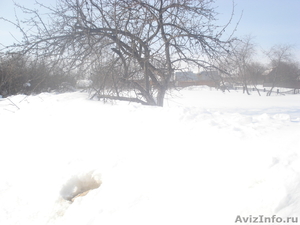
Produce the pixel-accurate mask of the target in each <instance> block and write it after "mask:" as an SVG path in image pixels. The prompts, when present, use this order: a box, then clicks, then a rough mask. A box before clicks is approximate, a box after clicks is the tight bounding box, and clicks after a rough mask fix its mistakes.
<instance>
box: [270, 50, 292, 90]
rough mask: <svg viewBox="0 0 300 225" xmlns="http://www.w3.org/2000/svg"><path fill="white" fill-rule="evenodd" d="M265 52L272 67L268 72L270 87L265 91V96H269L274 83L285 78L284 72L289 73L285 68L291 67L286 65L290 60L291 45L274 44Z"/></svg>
mask: <svg viewBox="0 0 300 225" xmlns="http://www.w3.org/2000/svg"><path fill="white" fill-rule="evenodd" d="M266 54H267V56H268V57H269V59H270V61H271V63H270V65H271V67H272V71H271V72H270V74H269V82H270V83H271V89H270V90H269V91H268V93H267V96H270V95H271V94H272V91H273V89H274V87H275V86H276V84H278V83H279V82H280V81H282V80H284V79H286V78H287V76H286V74H290V73H289V72H288V71H287V70H288V69H287V68H291V67H289V66H288V65H289V64H291V62H292V60H291V59H292V46H290V45H276V46H273V47H272V48H271V49H270V50H269V51H268V52H266Z"/></svg>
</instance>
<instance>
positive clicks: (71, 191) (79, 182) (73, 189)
mask: <svg viewBox="0 0 300 225" xmlns="http://www.w3.org/2000/svg"><path fill="white" fill-rule="evenodd" d="M101 183H102V181H101V176H100V174H98V173H95V172H94V171H90V172H87V173H82V174H77V175H74V176H73V177H71V178H70V179H69V180H68V181H67V182H66V183H65V184H64V185H63V187H62V189H61V191H60V196H61V197H62V198H63V199H65V200H68V201H72V202H73V201H74V199H75V198H76V197H78V196H84V195H86V194H87V193H88V192H89V191H90V190H93V189H96V188H99V187H100V185H101Z"/></svg>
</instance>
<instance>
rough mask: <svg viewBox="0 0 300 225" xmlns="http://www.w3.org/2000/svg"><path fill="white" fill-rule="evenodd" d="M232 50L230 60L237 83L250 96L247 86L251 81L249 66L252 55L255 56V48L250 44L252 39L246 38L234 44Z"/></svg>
mask: <svg viewBox="0 0 300 225" xmlns="http://www.w3.org/2000/svg"><path fill="white" fill-rule="evenodd" d="M233 48H234V50H233V51H232V53H231V56H230V60H231V61H232V63H231V64H232V65H233V67H234V68H235V69H234V71H235V73H236V74H237V76H238V78H239V81H240V82H241V83H242V85H243V91H244V92H246V93H247V94H248V95H250V92H249V89H248V85H249V84H250V83H251V80H252V73H251V71H250V64H251V63H252V58H253V55H254V54H255V46H254V44H253V43H252V38H251V37H250V36H247V37H245V38H244V40H239V41H236V42H234V46H233Z"/></svg>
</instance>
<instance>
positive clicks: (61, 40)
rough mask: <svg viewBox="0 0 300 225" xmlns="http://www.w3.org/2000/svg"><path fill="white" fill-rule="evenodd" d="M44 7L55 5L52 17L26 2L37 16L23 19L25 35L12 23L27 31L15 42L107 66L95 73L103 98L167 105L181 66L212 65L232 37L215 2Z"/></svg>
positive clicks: (111, 0) (136, 0) (70, 0)
mask: <svg viewBox="0 0 300 225" xmlns="http://www.w3.org/2000/svg"><path fill="white" fill-rule="evenodd" d="M39 5H40V6H41V7H43V8H46V9H48V10H50V14H49V17H48V18H46V19H45V18H43V17H42V15H41V14H40V13H39V12H38V11H36V10H30V9H26V8H23V7H22V10H23V11H24V12H26V13H29V14H31V15H32V16H31V18H29V19H28V20H27V21H25V23H26V26H27V27H29V29H28V30H29V31H28V32H25V31H24V30H23V29H21V28H22V27H23V26H22V25H21V24H19V23H15V25H16V26H17V27H19V28H20V29H21V30H22V31H23V34H24V40H23V42H22V44H19V45H17V47H19V48H21V50H22V52H25V53H29V52H30V53H31V54H32V55H35V56H37V57H49V58H51V59H52V60H53V62H56V63H57V62H58V61H59V62H60V63H64V64H65V65H66V66H69V68H70V69H71V68H76V67H78V66H80V65H84V66H85V67H86V66H88V65H90V66H91V67H93V68H105V69H106V70H107V71H108V72H107V73H105V74H103V71H102V72H101V73H99V74H98V75H99V76H100V78H99V79H98V78H97V80H98V81H99V82H100V83H99V86H98V87H95V89H96V92H95V95H94V96H97V97H98V98H109V99H119V100H129V101H135V102H140V103H142V104H149V105H158V106H163V103H164V96H165V93H166V91H167V90H168V88H169V87H170V82H171V80H172V76H173V73H174V71H175V70H176V69H178V68H179V67H180V65H181V64H182V63H184V64H189V65H193V66H195V67H207V66H209V65H210V64H209V62H208V59H211V58H216V57H219V56H220V55H222V54H224V53H227V52H228V51H229V50H230V43H231V41H232V39H228V38H227V39H225V40H222V34H223V32H224V30H225V28H226V27H223V28H220V27H217V26H216V25H214V20H215V17H216V12H215V9H214V7H213V0H195V1H190V0H176V1H174V0H142V1H141V0H76V1H74V0H61V1H57V6H56V7H46V6H44V5H42V4H39ZM30 31H32V32H30ZM95 65H96V66H95ZM98 65H99V66H98ZM98 71H99V70H98ZM104 71H105V70H104ZM94 72H97V70H96V71H94ZM96 76H97V74H96V73H94V74H93V77H94V78H95V77H96ZM101 77H102V78H101ZM95 79H96V78H95Z"/></svg>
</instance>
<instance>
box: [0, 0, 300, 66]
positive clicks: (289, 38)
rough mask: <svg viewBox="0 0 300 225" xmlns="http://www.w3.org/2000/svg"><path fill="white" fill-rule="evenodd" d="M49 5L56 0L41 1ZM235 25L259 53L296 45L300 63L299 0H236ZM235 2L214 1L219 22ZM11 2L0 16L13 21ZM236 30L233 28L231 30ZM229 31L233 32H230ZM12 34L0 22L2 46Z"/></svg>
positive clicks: (2, 4)
mask: <svg viewBox="0 0 300 225" xmlns="http://www.w3.org/2000/svg"><path fill="white" fill-rule="evenodd" d="M15 2H19V3H20V4H22V5H24V6H28V7H34V2H35V0H15ZM39 2H42V3H45V4H46V5H49V4H52V5H54V4H55V3H56V0H40V1H39ZM234 4H235V17H234V20H233V24H236V22H237V21H238V20H239V18H240V16H241V14H243V15H242V19H241V21H240V24H239V26H238V29H237V31H236V33H235V35H236V36H238V37H243V36H246V35H251V36H253V37H254V39H253V41H254V42H255V43H256V44H257V46H258V50H261V49H263V50H268V49H269V48H270V47H272V46H274V45H276V44H287V45H294V49H295V51H294V53H295V56H296V57H297V60H298V61H300V0H235V1H234ZM232 5H233V3H232V0H215V6H216V7H218V8H217V12H218V13H220V14H219V16H218V18H219V21H218V23H221V24H225V23H226V21H228V19H229V18H230V15H231V12H232ZM14 8H15V7H14V4H13V1H12V0H0V17H5V18H8V19H13V20H14V14H15V12H14ZM231 28H232V29H233V26H232V27H231ZM228 32H230V29H229V30H228ZM10 33H12V34H13V35H15V36H16V37H18V33H17V32H16V31H15V28H14V27H13V26H10V25H8V24H5V23H4V22H3V21H1V20H0V44H5V45H8V44H12V43H14V42H15V40H14V39H13V38H12V37H11V35H10Z"/></svg>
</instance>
